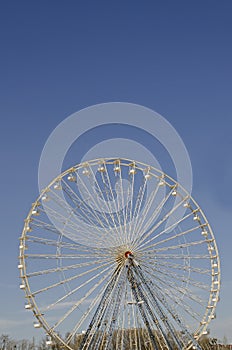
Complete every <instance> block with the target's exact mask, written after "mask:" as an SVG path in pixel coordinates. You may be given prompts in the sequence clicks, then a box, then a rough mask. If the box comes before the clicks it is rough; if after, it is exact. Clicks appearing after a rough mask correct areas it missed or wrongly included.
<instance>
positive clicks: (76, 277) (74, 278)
mask: <svg viewBox="0 0 232 350" xmlns="http://www.w3.org/2000/svg"><path fill="white" fill-rule="evenodd" d="M109 264H110V263H109V262H108V263H105V264H101V265H100V266H95V267H94V268H92V269H89V270H88V271H85V272H82V273H78V274H77V275H74V276H72V277H69V278H65V279H64V280H61V281H59V282H57V283H54V284H51V285H49V286H47V287H45V288H42V289H39V290H37V291H35V292H32V294H33V295H37V294H39V293H43V292H46V291H48V290H50V289H52V288H55V287H58V286H61V285H63V284H65V283H68V282H71V281H73V280H77V279H78V278H81V277H83V276H85V275H88V274H89V273H91V272H93V271H97V270H99V269H101V268H102V267H105V266H108V265H109Z"/></svg>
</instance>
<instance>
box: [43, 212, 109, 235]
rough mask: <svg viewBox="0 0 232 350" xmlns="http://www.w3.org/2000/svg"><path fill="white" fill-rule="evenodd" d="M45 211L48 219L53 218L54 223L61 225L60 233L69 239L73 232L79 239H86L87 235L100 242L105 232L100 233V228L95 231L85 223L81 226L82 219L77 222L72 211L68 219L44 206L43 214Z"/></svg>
mask: <svg viewBox="0 0 232 350" xmlns="http://www.w3.org/2000/svg"><path fill="white" fill-rule="evenodd" d="M46 211H47V213H48V214H49V216H50V218H53V219H55V220H56V222H58V223H60V224H62V232H63V233H64V235H66V236H68V237H69V238H71V237H72V235H73V233H74V231H75V233H78V238H80V239H81V238H84V239H86V235H88V237H89V238H93V239H95V240H96V239H99V240H100V239H102V234H103V232H106V231H105V230H104V231H103V232H102V230H101V229H100V228H97V229H96V228H95V227H94V226H93V225H89V224H87V223H85V225H83V218H82V220H80V222H78V217H77V216H76V213H74V210H73V211H72V212H71V213H70V214H69V216H68V218H66V219H65V217H64V216H63V215H60V214H57V212H56V211H54V210H51V209H50V208H49V207H48V208H47V207H46V206H45V210H44V212H46ZM74 220H75V221H74ZM68 229H69V230H68ZM70 230H73V231H70Z"/></svg>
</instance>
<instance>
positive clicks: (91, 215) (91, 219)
mask: <svg viewBox="0 0 232 350" xmlns="http://www.w3.org/2000/svg"><path fill="white" fill-rule="evenodd" d="M62 183H63V189H64V191H65V193H66V195H67V196H68V198H69V199H70V200H71V201H72V203H73V204H74V206H75V207H74V212H75V213H76V212H77V213H78V211H77V209H78V210H80V211H81V215H82V218H83V219H84V220H85V221H86V222H87V223H88V224H90V225H94V226H96V227H98V226H99V227H101V228H102V229H104V230H106V224H109V222H108V220H107V218H104V217H102V219H101V220H100V218H99V215H98V214H97V212H96V211H95V210H93V209H92V208H91V207H90V206H88V205H87V204H85V203H84V202H83V201H82V200H81V199H80V198H79V197H78V195H77V194H76V193H75V192H74V191H73V189H72V188H71V187H70V186H69V185H68V184H67V183H66V181H65V180H62ZM89 198H91V201H92V195H91V194H89ZM83 203H84V204H83ZM82 205H83V207H82ZM105 220H106V221H105ZM104 221H105V222H104Z"/></svg>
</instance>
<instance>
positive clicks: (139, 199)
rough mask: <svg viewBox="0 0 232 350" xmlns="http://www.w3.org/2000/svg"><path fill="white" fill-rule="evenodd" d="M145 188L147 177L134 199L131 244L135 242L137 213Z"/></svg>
mask: <svg viewBox="0 0 232 350" xmlns="http://www.w3.org/2000/svg"><path fill="white" fill-rule="evenodd" d="M146 186H147V177H145V176H144V177H143V183H142V184H141V186H140V188H139V192H138V195H137V197H136V202H135V206H134V218H133V232H132V236H131V240H132V242H133V241H135V240H136V227H137V226H138V221H139V217H140V215H139V213H140V211H141V208H142V203H143V200H144V196H145V191H146Z"/></svg>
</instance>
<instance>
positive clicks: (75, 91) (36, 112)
mask: <svg viewBox="0 0 232 350" xmlns="http://www.w3.org/2000/svg"><path fill="white" fill-rule="evenodd" d="M231 37H232V2H231V0H223V1H214V0H208V1H206V0H203V1H202V0H195V1H186V0H175V1H173V0H165V1H156V0H152V1H132V0H128V1H122V0H119V1H109V0H105V1H102V0H98V1H88V0H87V1H74V0H69V1H60V0H50V1H45V0H42V1H24V0H21V1H16V0H15V1H12V0H9V1H2V2H1V4H0V50H1V54H0V116H1V128H0V132H1V138H0V141H1V148H0V151H1V202H0V203H1V255H0V266H1V280H0V334H2V333H8V334H10V335H11V336H12V337H16V338H22V337H25V338H28V337H31V336H32V335H33V334H35V331H34V329H33V327H32V321H33V318H32V315H31V314H29V313H27V312H26V311H25V310H24V300H23V294H22V292H20V290H19V288H18V286H19V279H18V271H17V256H18V237H19V236H20V234H21V229H22V226H23V219H24V217H25V216H26V214H27V211H28V209H29V207H30V205H31V203H32V202H33V201H34V200H35V198H36V197H37V195H38V186H37V171H38V162H39V157H40V153H41V151H42V148H43V145H44V143H45V141H46V139H47V137H48V136H49V134H50V133H51V131H52V130H53V129H54V128H55V127H56V126H57V124H59V123H60V122H61V121H62V120H63V119H65V118H66V117H67V116H69V115H70V114H71V113H74V112H76V111H77V110H80V109H81V108H83V107H87V106H90V105H93V104H96V103H101V102H109V101H124V102H132V103H137V104H141V105H144V106H147V107H149V108H151V109H153V110H155V111H157V112H158V113H160V114H161V115H163V116H164V117H165V118H166V119H167V120H168V121H169V122H170V123H171V124H172V125H173V126H174V127H175V128H176V130H177V131H178V132H179V134H180V136H181V137H182V139H183V141H184V142H185V145H186V147H187V149H188V152H189V154H190V157H191V161H192V167H193V176H194V187H193V196H194V198H196V200H197V201H198V202H199V203H200V205H201V207H202V208H203V210H204V211H205V213H206V215H207V217H208V219H209V221H210V222H211V225H212V227H213V229H214V232H215V236H216V239H217V242H218V247H219V250H220V255H221V263H222V292H221V301H220V303H219V305H218V309H217V319H216V320H215V321H214V322H212V324H211V326H210V328H211V331H212V335H214V336H218V337H219V338H221V339H222V338H223V336H224V335H225V336H227V338H228V339H230V341H232V338H231V337H232V335H231V334H232V316H231V315H232V302H231V292H232V277H231V263H232V259H231V245H232V235H231V226H232V225H231V218H232V204H231V196H232V191H231V178H232V161H231V149H232V137H231V133H232V116H231V113H232V64H231V62H232V45H231ZM74 163H75V159H74ZM22 320H24V322H22ZM37 334H38V336H40V335H41V334H42V333H40V332H38V331H37Z"/></svg>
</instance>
